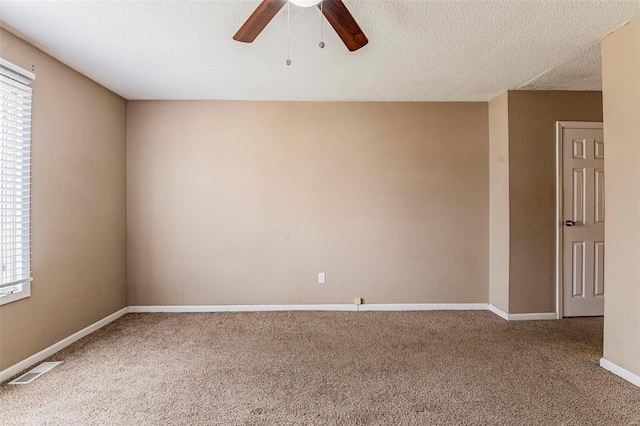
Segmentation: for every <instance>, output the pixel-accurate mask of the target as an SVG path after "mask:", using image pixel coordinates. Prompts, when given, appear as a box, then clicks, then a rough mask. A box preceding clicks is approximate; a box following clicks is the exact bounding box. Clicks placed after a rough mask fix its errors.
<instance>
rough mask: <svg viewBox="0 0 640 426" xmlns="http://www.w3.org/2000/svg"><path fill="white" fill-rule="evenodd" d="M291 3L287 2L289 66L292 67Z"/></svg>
mask: <svg viewBox="0 0 640 426" xmlns="http://www.w3.org/2000/svg"><path fill="white" fill-rule="evenodd" d="M290 5H291V2H287V65H291V14H290V7H289V6H290Z"/></svg>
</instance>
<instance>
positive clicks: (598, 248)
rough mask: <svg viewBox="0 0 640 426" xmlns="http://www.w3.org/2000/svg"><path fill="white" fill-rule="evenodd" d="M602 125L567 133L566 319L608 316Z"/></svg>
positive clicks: (565, 129) (564, 139) (564, 141)
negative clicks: (606, 309) (606, 304)
mask: <svg viewBox="0 0 640 426" xmlns="http://www.w3.org/2000/svg"><path fill="white" fill-rule="evenodd" d="M598 124H599V128H572V127H571V126H570V125H569V126H568V127H563V128H562V150H563V152H562V159H563V161H562V163H563V168H562V170H563V171H562V175H563V177H562V180H563V182H562V185H563V206H562V207H563V209H562V211H563V214H564V218H563V221H564V223H563V225H564V226H563V231H562V234H563V238H562V240H563V247H562V257H563V274H562V275H563V285H562V286H563V316H565V317H575V316H598V315H604V291H605V286H604V284H605V283H604V256H605V245H604V214H605V212H604V205H605V204H604V137H603V131H602V124H601V123H598ZM589 125H591V126H593V125H594V123H589ZM575 127H579V125H576V126H575Z"/></svg>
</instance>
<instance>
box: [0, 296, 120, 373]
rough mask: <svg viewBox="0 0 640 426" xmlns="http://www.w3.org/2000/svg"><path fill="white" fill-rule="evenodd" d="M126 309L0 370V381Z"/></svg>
mask: <svg viewBox="0 0 640 426" xmlns="http://www.w3.org/2000/svg"><path fill="white" fill-rule="evenodd" d="M128 310H129V309H128V308H122V309H120V310H119V311H117V312H114V313H112V314H111V315H109V316H108V317H105V318H103V319H101V320H100V321H97V322H95V323H93V324H91V325H90V326H88V327H85V328H83V329H82V330H80V331H78V332H77V333H74V334H72V335H71V336H69V337H67V338H64V339H62V340H60V341H59V342H57V343H54V344H53V345H51V346H49V347H48V348H46V349H43V350H41V351H40V352H38V353H37V354H35V355H31V356H30V357H29V358H27V359H25V360H23V361H20V362H19V363H17V364H14V365H12V366H11V367H8V368H6V369H4V370H2V371H0V383H2V382H4V381H5V380H7V379H8V378H10V377H13V376H15V375H16V374H18V373H19V372H21V371H22V370H26V369H27V368H29V367H31V366H32V365H34V364H36V363H38V362H40V361H42V360H43V359H45V358H48V357H50V356H51V355H53V354H55V353H56V352H58V351H60V350H62V349H64V348H66V347H67V346H69V345H70V344H72V343H74V342H76V341H78V340H80V339H82V338H83V337H85V336H87V335H89V334H91V333H93V332H94V331H96V330H98V329H99V328H102V327H104V326H105V325H107V324H109V323H110V322H113V321H115V320H117V319H118V318H120V317H121V316H123V315H124V314H126V313H127V312H128Z"/></svg>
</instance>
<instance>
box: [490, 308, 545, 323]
mask: <svg viewBox="0 0 640 426" xmlns="http://www.w3.org/2000/svg"><path fill="white" fill-rule="evenodd" d="M487 309H488V310H490V311H491V312H493V313H494V314H496V315H497V316H499V317H500V318H502V319H504V320H507V321H540V320H554V319H558V315H557V314H556V313H555V312H543V313H535V314H508V313H506V312H505V311H503V310H502V309H500V308H498V307H497V306H495V305H492V304H489V306H488V308H487Z"/></svg>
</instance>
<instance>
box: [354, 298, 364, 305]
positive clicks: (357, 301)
mask: <svg viewBox="0 0 640 426" xmlns="http://www.w3.org/2000/svg"><path fill="white" fill-rule="evenodd" d="M353 302H354V303H355V304H356V305H362V304H363V303H364V299H363V298H362V297H356V298H355V299H353Z"/></svg>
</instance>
